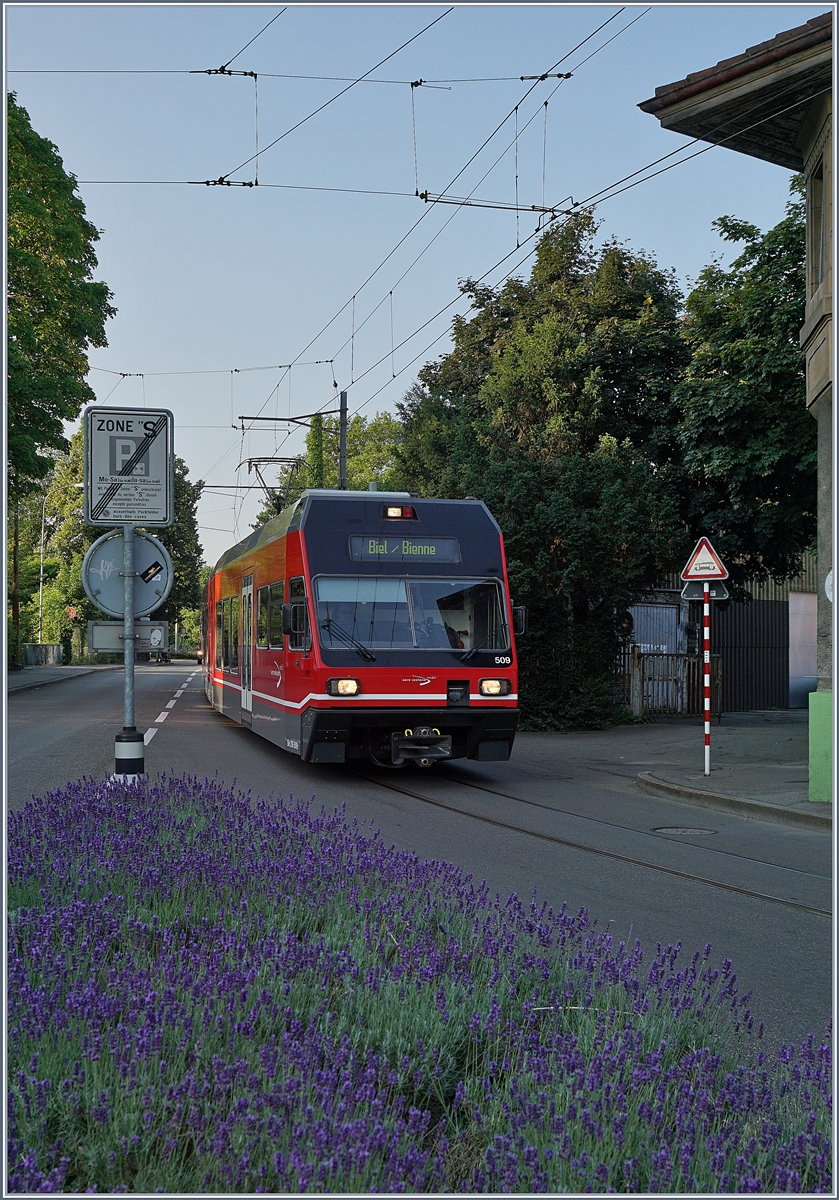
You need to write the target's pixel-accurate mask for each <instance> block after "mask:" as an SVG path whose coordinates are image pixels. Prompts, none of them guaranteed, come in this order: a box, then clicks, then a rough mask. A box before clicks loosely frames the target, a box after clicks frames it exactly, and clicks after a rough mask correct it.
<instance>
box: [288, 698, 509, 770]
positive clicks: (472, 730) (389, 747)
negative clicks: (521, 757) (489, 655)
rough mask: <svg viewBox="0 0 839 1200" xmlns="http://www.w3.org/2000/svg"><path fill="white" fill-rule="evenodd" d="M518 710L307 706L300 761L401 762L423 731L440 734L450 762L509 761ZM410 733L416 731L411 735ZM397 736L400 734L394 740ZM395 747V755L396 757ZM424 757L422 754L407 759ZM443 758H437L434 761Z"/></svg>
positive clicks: (438, 739)
mask: <svg viewBox="0 0 839 1200" xmlns="http://www.w3.org/2000/svg"><path fill="white" fill-rule="evenodd" d="M518 723H519V710H518V709H517V708H508V707H503V708H502V707H500V706H499V707H497V708H489V707H481V708H477V707H475V708H471V707H470V708H431V707H429V708H399V709H394V708H387V709H385V708H360V707H359V708H352V709H351V708H348V707H346V706H342V707H341V708H337V707H336V708H308V709H307V710H306V712H305V713H304V714H303V717H302V719H301V728H300V734H301V742H300V757H301V758H302V759H304V761H306V762H315V763H342V762H348V761H350V760H351V759H370V758H372V759H374V760H375V759H378V760H379V761H380V762H386V763H388V764H389V765H390V764H395V765H399V764H398V761H397V759H398V757H399V749H398V748H399V746H400V745H402V746H407V745H408V744H409V743H410V741H411V740H412V736H413V731H414V730H416V729H417V728H418V727H423V728H431V729H434V730H437V731H439V732H438V733H436V734H434V735H433V740H434V741H435V742H436V744H437V745H439V746H441V747H445V748H446V749H449V739H451V741H450V752H449V753H448V754H446V755H445V757H446V758H472V759H476V760H477V761H479V762H506V761H507V759H509V757H510V751H511V750H512V746H513V741H514V739H515V736H516V729H517V728H518ZM408 730H411V731H412V733H411V734H408ZM393 735H396V739H395V741H394V740H393ZM394 748H396V754H394ZM402 757H403V759H404V758H406V757H411V758H414V757H422V756H420V755H414V754H410V755H404V754H403V755H402ZM437 757H443V756H442V755H438V754H434V755H432V758H437Z"/></svg>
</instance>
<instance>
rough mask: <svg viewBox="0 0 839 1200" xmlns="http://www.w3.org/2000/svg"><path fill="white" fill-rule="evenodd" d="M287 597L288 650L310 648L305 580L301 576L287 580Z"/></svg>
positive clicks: (310, 638) (310, 639)
mask: <svg viewBox="0 0 839 1200" xmlns="http://www.w3.org/2000/svg"><path fill="white" fill-rule="evenodd" d="M288 598H289V602H290V603H289V607H290V609H291V632H290V633H289V637H288V646H289V649H290V650H310V649H311V647H312V635H311V630H310V628H309V608H308V605H307V604H306V581H305V580H304V579H303V577H302V576H299V577H298V578H297V579H290V580H289V581H288Z"/></svg>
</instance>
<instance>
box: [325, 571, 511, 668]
mask: <svg viewBox="0 0 839 1200" xmlns="http://www.w3.org/2000/svg"><path fill="white" fill-rule="evenodd" d="M314 586H315V603H316V611H317V626H318V636H319V638H320V643H321V646H323V647H324V649H327V650H346V649H348V648H349V647H351V646H352V644H353V642H356V643H358V642H360V643H361V644H362V645H363V646H365V647H367V648H368V649H370V650H435V649H453V650H473V649H486V650H507V649H509V645H510V638H509V634H508V631H507V625H506V622H505V620H504V606H503V603H502V594H501V587H500V585H499V583H498V582H497V581H496V580H494V579H451V578H449V579H427V578H423V579H417V578H392V577H391V578H387V579H375V578H371V577H370V576H366V577H361V576H352V577H348V576H321V577H320V578H318V579H316V580H315V581H314Z"/></svg>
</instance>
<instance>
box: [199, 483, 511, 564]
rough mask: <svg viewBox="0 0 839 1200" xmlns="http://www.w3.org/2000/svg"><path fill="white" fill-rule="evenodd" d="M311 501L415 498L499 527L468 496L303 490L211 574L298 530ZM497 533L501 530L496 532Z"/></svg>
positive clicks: (233, 548) (227, 553) (223, 558)
mask: <svg viewBox="0 0 839 1200" xmlns="http://www.w3.org/2000/svg"><path fill="white" fill-rule="evenodd" d="M313 499H317V500H335V501H338V500H341V501H347V500H385V501H387V500H411V499H417V500H419V503H420V504H458V505H460V504H469V505H472V504H477V505H480V507H481V508H483V509H484V511H485V512H486V514H487V516H488V517H489V519H490V520H491V521H492V523H493V525H495V527H496V529H497V528H498V525H497V522H496V521H495V519H494V517H493V516H492V514H491V513H490V511H489V509H488V508H487V507H486V505H485V504H484V502H483V500H478V499H476V498H475V497H474V496H468V497H467V498H466V499H465V500H449V499H447V498H445V497H436V496H429V497H424V498H422V499H420V498H419V497H416V496H414V495H412V493H411V492H380V491H372V490H368V491H360V490H359V491H350V490H349V489H344V490H342V489H339V488H306V490H305V491H304V492H303V493H302V494H301V496H300V498H299V500H295V502H294V503H293V504H289V506H288V508H284V509H283V511H282V512H281V513H279V514H278V515H277V516H276V517H272V518H271V520H270V521H266V522H265V524H264V525H260V527H259V528H258V529H255V530H254V531H253V533H251V534H250V535H249V536H248V537H246V538H243V539H242V541H241V542H237V543H236V545H235V546H231V547H230V549H229V550H226V551H225V552H224V554H223V555H222V556H221V558H220V559H219V560H218V562H217V563H216V565H215V566H214V567H213V574H215V573H216V572H217V571H221V570H222V569H223V568H224V567H229V566H231V565H232V564H233V563H235V562H236V561H237V560H238V559H240V558H244V557H245V556H246V555H248V554H250V553H251V552H252V551H253V550H255V549H256V548H257V547H259V546H265V545H268V544H269V543H270V542H274V541H276V540H277V538H281V537H283V535H284V534H286V533H288V532H289V530H293V529H300V528H301V526H302V525H303V523H304V520H305V515H306V510H307V509H308V508H309V502H310V501H311V500H313ZM499 532H500V530H499Z"/></svg>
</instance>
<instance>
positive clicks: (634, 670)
mask: <svg viewBox="0 0 839 1200" xmlns="http://www.w3.org/2000/svg"><path fill="white" fill-rule="evenodd" d="M616 684H617V688H616V690H617V698H618V701H619V703H623V704H626V705H627V706H628V707H629V708H631V709H632V712H633V713H634V715H635V716H636V717H698V716H701V715H702V713H703V711H704V699H703V694H704V664H703V661H702V656H701V655H699V654H661V653H649V652H648V651H643V650H640V649H639V648H638V647H637V646H627V647H625V648H624V650H623V651H622V653H621V656H620V660H619V662H618V668H617V678H616ZM711 714H712V716H715V717H716V718H717V719H718V720H719V719H720V717H721V716H722V656H721V655H719V654H712V655H711Z"/></svg>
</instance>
